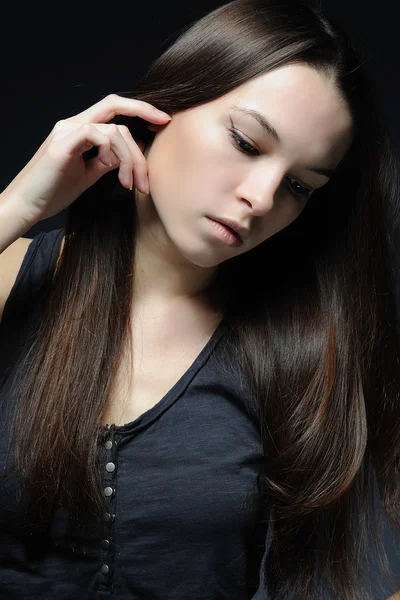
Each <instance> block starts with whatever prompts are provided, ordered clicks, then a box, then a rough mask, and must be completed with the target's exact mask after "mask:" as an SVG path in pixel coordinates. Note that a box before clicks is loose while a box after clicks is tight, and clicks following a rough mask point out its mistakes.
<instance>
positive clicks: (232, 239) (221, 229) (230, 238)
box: [206, 217, 243, 247]
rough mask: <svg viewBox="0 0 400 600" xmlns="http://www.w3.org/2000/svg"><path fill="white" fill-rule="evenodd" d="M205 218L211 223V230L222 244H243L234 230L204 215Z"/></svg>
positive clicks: (234, 245)
mask: <svg viewBox="0 0 400 600" xmlns="http://www.w3.org/2000/svg"><path fill="white" fill-rule="evenodd" d="M206 218H207V220H208V221H210V223H211V224H212V226H213V230H214V232H215V234H216V235H217V238H219V239H220V240H221V241H222V242H223V243H224V244H227V245H228V246H233V247H236V246H241V245H242V244H243V242H242V240H241V239H240V237H239V236H238V234H237V233H236V232H234V231H232V230H231V229H229V228H228V227H227V226H226V225H224V224H223V223H221V222H220V221H216V220H215V219H212V218H211V217H206Z"/></svg>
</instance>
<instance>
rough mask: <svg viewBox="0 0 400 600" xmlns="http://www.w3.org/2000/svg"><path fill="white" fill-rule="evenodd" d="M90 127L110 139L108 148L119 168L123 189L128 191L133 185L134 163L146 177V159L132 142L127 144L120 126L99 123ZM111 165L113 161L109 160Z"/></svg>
mask: <svg viewBox="0 0 400 600" xmlns="http://www.w3.org/2000/svg"><path fill="white" fill-rule="evenodd" d="M92 126H93V127H94V128H95V129H98V130H99V131H101V132H102V133H104V134H105V135H108V137H109V138H110V148H111V150H112V152H113V153H114V154H115V156H116V158H117V160H118V163H117V165H115V166H119V173H118V178H119V180H120V182H121V184H122V185H123V186H124V187H127V188H128V189H130V188H131V187H132V185H133V169H134V163H135V162H137V163H138V164H139V168H140V171H141V173H142V172H143V171H145V175H146V176H147V166H146V159H145V158H144V156H143V154H142V153H141V152H140V150H139V148H138V147H137V145H136V144H135V143H134V142H133V140H132V142H133V144H129V145H128V144H127V142H126V140H125V137H124V136H123V135H122V133H121V128H122V126H118V125H115V124H99V123H95V124H92ZM143 163H144V164H143ZM112 165H113V161H112V160H111V166H112Z"/></svg>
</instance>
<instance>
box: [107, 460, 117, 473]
mask: <svg viewBox="0 0 400 600" xmlns="http://www.w3.org/2000/svg"><path fill="white" fill-rule="evenodd" d="M106 471H108V472H109V473H112V472H113V471H115V464H114V463H113V462H109V463H107V464H106Z"/></svg>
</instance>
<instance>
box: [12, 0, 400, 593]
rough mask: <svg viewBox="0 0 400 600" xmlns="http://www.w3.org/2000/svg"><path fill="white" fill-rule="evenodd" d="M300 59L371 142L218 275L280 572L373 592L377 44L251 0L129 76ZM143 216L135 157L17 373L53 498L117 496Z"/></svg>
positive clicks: (318, 587) (394, 361) (391, 319)
mask: <svg viewBox="0 0 400 600" xmlns="http://www.w3.org/2000/svg"><path fill="white" fill-rule="evenodd" d="M294 63H306V64H308V65H311V66H312V67H313V68H315V69H317V70H318V71H319V72H321V73H324V74H326V75H330V76H333V77H334V79H335V81H336V85H337V89H338V91H339V92H340V94H341V96H342V97H343V98H344V99H345V101H346V102H347V104H348V106H349V108H350V110H351V113H352V115H353V119H354V124H355V136H354V141H353V144H352V146H351V148H350V150H349V151H348V153H347V154H346V156H345V158H344V159H343V161H342V162H341V164H340V166H339V167H338V169H337V170H336V172H335V174H334V176H333V177H332V179H331V180H330V181H329V182H328V184H326V185H325V186H324V187H323V188H322V189H321V190H318V191H316V192H315V193H314V195H313V196H312V197H311V199H310V201H309V203H308V205H307V206H306V208H305V210H304V211H303V213H302V214H301V215H300V216H299V217H298V218H297V219H296V221H294V222H293V223H292V224H291V225H290V226H289V227H287V228H286V229H284V230H283V231H281V232H279V233H278V234H276V235H274V236H273V237H271V238H270V239H268V240H266V241H265V242H264V243H262V244H261V245H259V246H258V247H256V248H254V249H253V250H251V251H249V252H247V253H245V254H242V255H240V256H238V257H235V258H234V259H232V260H229V261H226V262H224V263H222V264H221V265H220V266H219V269H218V274H217V276H218V277H219V278H220V281H221V283H222V284H223V286H224V290H225V292H226V315H227V317H229V320H230V327H229V328H228V330H227V332H226V336H227V340H228V341H230V342H232V348H234V349H235V351H236V353H237V354H236V356H237V362H238V365H240V368H242V369H243V370H244V372H245V373H246V375H247V377H248V379H249V382H250V383H251V385H252V389H253V391H254V394H253V396H254V403H255V407H256V408H257V410H258V413H259V417H260V435H261V439H262V444H263V449H264V453H265V461H264V463H263V466H262V469H261V471H260V473H259V476H258V480H257V483H258V490H259V493H260V495H261V496H262V498H263V502H264V506H265V516H264V518H265V521H268V522H269V523H270V527H271V534H272V538H271V539H272V542H271V546H270V549H269V552H268V556H267V559H266V561H265V572H264V573H265V582H266V583H265V585H266V590H267V591H268V593H269V595H270V597H271V599H273V600H283V599H284V598H285V599H286V598H295V599H296V600H298V599H299V598H306V599H310V600H311V599H320V598H322V597H324V593H326V592H330V593H331V594H332V597H333V598H335V599H336V598H340V600H350V599H354V598H361V597H362V598H369V597H370V595H369V593H368V590H367V589H365V590H364V587H363V583H364V579H363V572H362V570H360V566H361V559H362V558H363V556H364V555H365V554H366V553H367V552H368V546H369V545H370V544H369V539H370V538H371V537H372V539H374V540H375V542H374V543H375V547H376V548H377V550H378V549H379V538H378V536H377V533H376V527H377V522H376V514H377V509H378V505H380V506H382V507H383V509H384V511H385V512H386V515H387V516H388V518H389V519H390V522H391V523H392V524H393V525H394V527H395V528H397V529H400V518H399V513H400V511H399V508H400V500H399V491H398V489H397V487H396V459H397V457H398V455H399V452H400V450H399V449H400V423H399V407H400V402H399V394H400V368H399V357H400V352H399V339H400V338H399V327H398V314H397V304H396V285H395V278H396V275H397V273H396V267H397V265H396V263H395V257H396V253H395V245H396V242H397V238H396V235H397V224H398V216H399V214H398V210H399V191H400V190H399V183H398V175H399V165H400V161H399V158H398V154H397V153H396V151H395V147H394V144H393V142H392V140H391V137H390V134H389V132H388V130H387V128H386V126H385V124H384V121H383V119H382V117H381V115H380V110H379V107H378V101H377V99H376V96H375V94H374V92H373V89H372V86H371V84H370V83H369V81H368V77H367V75H366V73H365V71H364V67H363V65H362V61H361V59H360V57H359V56H358V55H357V52H356V51H355V50H354V48H353V46H352V44H351V43H350V41H349V40H348V38H347V36H346V35H345V33H344V32H343V30H342V28H341V27H340V26H339V25H338V24H337V23H335V22H334V21H332V20H329V19H327V18H326V16H324V15H322V13H321V12H320V11H319V10H317V9H312V8H311V7H310V6H308V5H307V4H306V3H304V2H302V1H298V0H281V1H280V2H276V1H272V0H234V1H233V2H230V3H228V4H225V5H223V6H221V7H220V8H218V9H216V10H214V11H212V12H211V13H209V14H207V15H205V16H203V17H202V18H201V19H199V20H198V21H197V22H195V23H194V24H193V25H192V26H190V27H186V28H185V29H184V30H183V31H180V32H179V36H177V39H176V40H175V41H174V43H172V44H171V46H170V47H169V48H168V49H167V50H166V51H165V52H164V53H163V54H162V55H161V56H160V57H159V58H158V59H157V60H156V61H155V62H154V63H153V64H152V65H151V66H150V68H149V69H148V71H147V72H146V73H145V75H144V76H143V77H142V78H141V79H140V81H139V82H138V85H137V87H136V89H135V90H134V91H132V92H131V93H130V94H129V95H130V96H132V97H135V98H138V99H141V100H145V101H147V102H150V103H151V104H154V105H155V106H156V107H158V108H160V109H161V110H164V111H166V112H168V113H170V114H172V115H173V114H174V113H176V112H179V111H182V110H185V109H189V108H192V107H194V106H198V105H201V104H203V103H205V102H208V101H210V100H213V99H215V98H217V97H219V96H221V95H223V94H225V93H227V92H229V91H230V90H232V89H234V88H236V87H237V86H239V85H241V84H242V83H244V82H246V81H248V80H249V79H250V78H252V77H255V76H258V75H260V74H262V73H265V72H267V71H270V70H271V69H274V68H277V67H280V66H282V65H287V64H294ZM113 122H115V123H118V124H125V125H127V126H128V127H129V129H130V131H131V133H132V135H133V136H134V137H136V138H142V139H143V140H145V141H146V142H151V139H152V138H151V136H152V135H154V134H152V133H151V132H149V131H148V130H147V129H146V125H147V123H145V122H144V121H142V120H141V119H140V118H122V117H116V118H115V119H114V120H113ZM135 224H136V209H135V203H134V202H132V194H131V193H130V192H127V191H126V190H124V189H123V188H122V186H121V185H120V184H119V182H118V179H117V171H116V170H115V171H112V172H110V173H108V174H107V175H105V176H103V177H102V178H101V179H100V180H99V181H98V182H97V183H96V184H95V185H94V186H92V187H91V188H90V189H89V190H87V192H85V193H84V194H82V196H81V197H80V198H78V199H77V200H76V201H75V202H74V203H73V204H72V205H71V207H70V210H69V213H68V221H67V225H66V228H65V246H64V249H63V253H62V255H61V257H60V260H59V263H58V265H57V269H56V270H55V273H54V277H53V279H52V281H51V284H49V288H48V290H47V294H46V304H45V312H44V317H43V319H40V320H39V321H38V323H37V327H36V329H35V333H34V335H33V336H31V337H30V338H29V343H28V344H27V345H26V347H25V348H24V352H23V353H22V354H21V361H20V362H19V365H18V378H15V382H14V387H13V394H15V397H16V398H18V403H17V411H16V414H15V420H14V423H13V427H14V429H13V433H14V439H13V442H14V445H15V465H16V466H15V468H16V469H17V470H18V471H19V472H20V473H21V474H22V475H23V477H24V478H25V481H26V483H27V486H28V489H29V490H30V494H31V497H32V501H33V503H39V504H40V503H41V505H42V506H45V507H51V506H52V505H53V502H54V500H55V498H56V497H57V496H58V495H59V494H60V493H61V492H63V493H64V494H65V497H66V498H67V500H68V499H69V501H70V504H71V507H72V503H73V498H79V505H78V506H75V505H74V506H75V509H76V510H77V511H78V513H79V514H80V513H82V514H88V513H89V512H90V511H91V510H93V508H94V509H96V510H97V511H98V514H100V511H102V510H103V509H104V504H103V503H104V499H103V497H102V495H101V485H100V481H99V479H98V471H97V468H96V464H97V462H96V461H97V451H96V442H97V439H98V435H99V424H100V419H101V415H102V413H103V410H104V406H105V403H106V401H107V398H108V396H109V394H110V390H111V386H112V381H113V378H114V376H115V373H116V369H117V366H118V364H119V361H120V359H121V352H122V349H123V348H125V347H126V345H127V344H128V347H129V343H130V336H129V332H130V315H131V307H132V300H133V298H132V280H133V279H132V278H133V265H134V243H135ZM238 281H240V285H239V284H238ZM204 450H205V452H206V451H207V449H206V448H205V449H204ZM375 483H376V484H377V486H376V490H377V495H376V494H375V492H374V489H375ZM85 511H86V512H85ZM47 516H49V515H47ZM42 517H43V518H45V515H44V512H43V514H42ZM46 518H47V517H46ZM380 556H381V564H382V567H383V569H386V570H388V567H387V562H386V560H387V559H386V556H385V553H384V552H383V551H381V554H380ZM387 574H388V573H387Z"/></svg>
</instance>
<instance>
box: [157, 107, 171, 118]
mask: <svg viewBox="0 0 400 600" xmlns="http://www.w3.org/2000/svg"><path fill="white" fill-rule="evenodd" d="M156 110H157V113H158V114H159V116H160V117H163V118H164V119H169V120H171V119H172V117H171V116H170V115H169V114H167V113H166V112H164V111H162V110H158V109H156Z"/></svg>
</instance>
